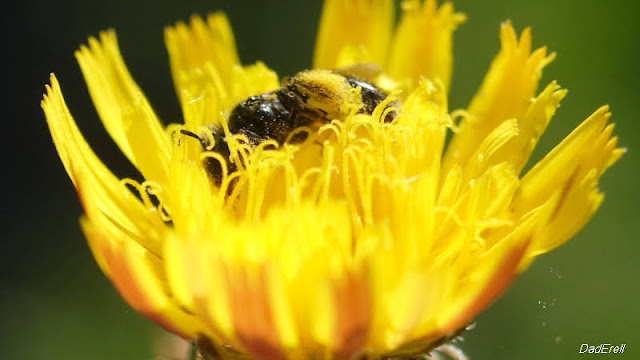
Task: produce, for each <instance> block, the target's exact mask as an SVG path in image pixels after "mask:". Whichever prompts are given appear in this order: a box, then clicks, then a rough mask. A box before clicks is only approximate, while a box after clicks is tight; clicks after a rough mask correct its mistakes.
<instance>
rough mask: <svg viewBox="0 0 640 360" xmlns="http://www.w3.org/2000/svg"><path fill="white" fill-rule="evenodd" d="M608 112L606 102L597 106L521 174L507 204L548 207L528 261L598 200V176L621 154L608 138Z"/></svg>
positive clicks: (576, 225)
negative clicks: (516, 191)
mask: <svg viewBox="0 0 640 360" xmlns="http://www.w3.org/2000/svg"><path fill="white" fill-rule="evenodd" d="M609 116H610V113H609V112H608V107H607V106H603V107H601V108H600V109H598V110H597V111H596V112H594V113H593V114H592V115H591V116H590V117H589V118H588V119H586V120H585V121H584V122H583V123H582V124H580V126H579V127H578V128H577V129H575V130H574V131H573V132H572V133H571V134H569V136H567V137H566V138H565V139H564V140H563V141H562V142H561V143H560V144H559V145H558V146H556V147H555V148H554V149H553V150H552V151H551V152H550V153H549V154H547V156H545V157H544V159H542V160H541V161H540V162H539V163H538V164H536V165H535V166H534V167H533V168H532V169H531V170H529V171H528V172H527V174H526V175H525V176H524V177H523V178H522V182H521V187H520V191H519V192H518V194H517V195H516V197H515V198H514V200H513V204H512V208H513V209H514V212H515V214H523V213H526V212H528V211H530V210H531V209H533V208H535V207H537V206H540V205H543V204H546V203H551V204H552V205H553V208H554V211H553V213H552V215H551V217H550V218H549V219H548V220H547V222H546V223H543V224H540V225H539V229H538V232H537V233H536V235H535V238H534V241H533V244H532V247H531V249H530V250H529V251H528V254H527V256H528V258H529V259H530V258H532V257H533V256H536V255H539V254H541V253H544V252H547V251H550V250H551V249H553V248H555V247H557V246H558V245H560V244H562V243H563V242H565V241H566V240H568V239H569V238H570V237H571V236H573V235H574V234H575V233H576V232H577V231H578V230H579V229H580V228H581V227H582V226H583V225H584V224H585V223H586V222H587V220H588V219H589V218H590V217H591V215H593V213H594V212H595V210H596V209H597V208H598V206H599V205H600V203H601V202H602V198H603V195H602V194H601V193H600V192H599V191H598V189H597V182H598V179H599V178H600V176H601V175H602V173H603V172H604V171H605V170H606V169H607V168H608V167H609V166H611V165H612V164H613V163H614V162H615V161H616V160H618V158H619V157H620V156H621V155H622V154H623V153H624V149H621V148H617V147H616V144H617V138H616V137H612V136H611V133H612V131H613V125H612V124H609V125H607V120H608V119H609Z"/></svg>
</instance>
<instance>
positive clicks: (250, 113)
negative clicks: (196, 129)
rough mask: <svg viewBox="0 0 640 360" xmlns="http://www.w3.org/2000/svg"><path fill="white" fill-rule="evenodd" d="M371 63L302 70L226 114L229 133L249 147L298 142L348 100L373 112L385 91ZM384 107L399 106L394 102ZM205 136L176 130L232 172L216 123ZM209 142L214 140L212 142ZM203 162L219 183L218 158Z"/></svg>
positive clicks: (335, 114) (334, 116)
mask: <svg viewBox="0 0 640 360" xmlns="http://www.w3.org/2000/svg"><path fill="white" fill-rule="evenodd" d="M380 73H381V70H380V67H379V66H377V65H375V64H358V65H354V66H350V67H347V68H341V69H336V70H319V69H313V70H305V71H302V72H299V73H297V74H295V75H294V76H292V77H286V78H284V79H283V80H282V84H281V86H280V88H278V89H276V90H274V91H271V92H268V93H264V94H260V95H254V96H251V97H249V98H248V99H246V100H244V101H242V102H240V103H239V104H238V105H237V106H236V107H235V108H233V110H231V113H230V114H229V117H228V119H227V126H228V131H229V134H231V135H242V136H244V137H246V139H247V141H248V144H249V145H250V146H252V147H256V146H258V145H259V144H260V143H262V142H264V141H266V140H269V139H271V140H274V141H275V142H276V143H278V144H280V145H282V144H284V143H285V142H290V143H301V142H303V141H304V140H306V139H307V137H308V135H309V134H308V133H307V132H304V131H298V132H296V130H297V129H300V128H306V129H310V130H311V131H317V130H318V129H319V128H320V127H321V126H322V125H324V124H327V123H329V122H331V121H332V120H334V119H339V118H340V111H341V107H342V106H343V104H344V103H345V102H347V101H348V100H350V101H353V100H355V101H356V105H358V108H359V110H358V112H359V113H364V114H372V113H373V111H374V109H375V108H376V107H377V106H378V105H379V104H380V103H382V102H383V101H384V100H385V99H386V98H387V96H388V93H387V92H386V91H384V90H382V89H381V88H380V87H378V86H376V85H375V80H376V78H377V77H378V76H379V75H380ZM354 88H359V91H358V92H357V94H359V98H358V99H351V98H350V97H351V94H353V89H354ZM387 107H393V108H396V109H397V108H399V104H398V103H397V102H395V101H393V102H391V103H389V104H388V105H387ZM395 117H396V111H388V112H387V113H386V117H385V119H384V121H385V122H390V121H393V119H394V118H395ZM206 128H207V131H209V132H210V134H206V133H203V134H200V135H198V134H195V133H193V132H190V131H187V130H181V133H182V134H183V135H186V136H189V137H192V138H195V139H197V140H198V141H199V142H200V145H201V147H202V150H203V151H213V152H217V153H218V154H220V155H221V156H222V158H224V159H225V160H226V164H225V165H226V169H227V172H228V173H232V172H235V171H237V166H236V164H234V163H233V162H231V161H229V156H230V151H229V146H228V144H227V142H226V135H225V131H224V130H223V129H222V127H221V126H219V125H207V126H206ZM211 141H213V144H211ZM204 166H205V168H206V169H207V172H208V173H209V176H210V178H211V179H212V181H213V183H214V184H215V185H216V186H220V184H221V181H222V177H223V169H222V164H221V163H220V161H219V160H217V159H213V158H209V157H207V158H206V159H205V160H204Z"/></svg>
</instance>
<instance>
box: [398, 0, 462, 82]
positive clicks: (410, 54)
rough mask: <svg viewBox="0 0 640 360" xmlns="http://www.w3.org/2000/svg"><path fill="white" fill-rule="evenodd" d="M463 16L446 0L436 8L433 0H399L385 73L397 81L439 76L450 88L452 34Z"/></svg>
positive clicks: (437, 77)
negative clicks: (422, 0)
mask: <svg viewBox="0 0 640 360" xmlns="http://www.w3.org/2000/svg"><path fill="white" fill-rule="evenodd" d="M464 19H465V16H464V15H463V14H460V13H454V11H453V5H452V4H451V3H449V2H447V3H444V4H443V5H442V6H440V7H439V8H436V1H435V0H427V1H425V2H424V3H422V4H421V3H420V1H419V0H407V1H403V2H402V15H401V17H400V23H399V24H398V27H397V29H396V32H395V34H394V36H393V40H392V43H391V52H390V58H389V64H388V66H387V73H388V74H389V75H391V76H392V77H394V78H395V79H396V80H401V79H405V78H409V79H413V80H416V79H418V78H419V77H421V76H424V77H426V78H429V79H432V80H435V79H439V80H440V81H442V83H443V84H444V85H445V89H448V88H449V83H450V79H451V62H452V49H451V48H452V42H451V38H452V34H453V31H454V30H455V29H456V27H457V26H458V25H459V24H460V23H462V22H463V21H464Z"/></svg>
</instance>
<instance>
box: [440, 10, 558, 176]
mask: <svg viewBox="0 0 640 360" xmlns="http://www.w3.org/2000/svg"><path fill="white" fill-rule="evenodd" d="M500 40H501V43H502V48H501V50H500V52H499V53H498V55H497V56H496V57H495V59H494V60H493V63H492V64H491V67H490V69H489V72H488V73H487V75H486V76H485V79H484V82H483V83H482V86H481V87H480V90H478V92H477V93H476V95H475V97H474V98H473V100H472V101H471V104H470V105H469V108H468V110H467V115H466V116H465V117H464V118H463V120H462V123H461V124H460V130H459V131H458V133H456V134H455V135H454V136H453V138H452V139H451V143H450V144H449V146H448V147H447V151H446V154H445V157H444V160H443V169H444V173H445V174H446V173H447V172H448V171H449V169H450V168H451V167H452V166H454V164H456V163H457V164H459V165H460V166H462V167H463V168H464V167H465V165H466V164H467V162H468V161H469V160H470V159H471V157H472V155H473V154H474V152H475V151H476V149H477V148H478V147H479V145H480V144H481V143H482V142H483V141H484V140H485V138H486V137H487V136H488V135H489V134H490V133H491V132H492V131H493V130H494V129H495V128H496V127H497V126H498V125H500V124H501V123H503V122H504V121H505V120H508V119H516V120H517V122H518V127H519V128H525V129H529V128H533V129H540V128H541V126H539V125H537V126H536V125H534V126H532V125H530V124H526V121H527V120H526V119H525V117H526V115H527V111H528V109H530V107H531V103H532V102H531V98H532V97H533V96H534V93H535V90H536V86H537V84H538V80H539V79H540V76H541V75H542V68H543V67H544V66H545V65H546V64H548V63H549V62H550V61H551V60H552V59H553V57H554V55H553V54H551V55H547V52H546V49H545V48H539V49H537V50H535V51H534V52H533V53H532V52H531V32H530V30H529V29H525V30H524V32H523V33H522V35H521V37H520V41H518V39H517V38H516V33H515V31H514V29H513V27H512V26H511V23H510V22H506V23H504V24H502V27H501V29H500ZM556 97H557V96H556ZM535 119H537V121H539V122H544V119H545V117H543V118H539V119H538V117H536V118H532V120H535ZM521 123H522V125H521ZM542 128H544V127H542ZM534 135H535V134H534ZM519 136H521V137H522V138H523V140H522V141H523V142H525V143H526V142H527V139H530V138H531V137H532V131H529V130H527V131H525V132H521V133H520V135H519ZM511 141H515V142H516V143H517V142H518V141H516V140H511ZM490 165H492V163H487V166H490Z"/></svg>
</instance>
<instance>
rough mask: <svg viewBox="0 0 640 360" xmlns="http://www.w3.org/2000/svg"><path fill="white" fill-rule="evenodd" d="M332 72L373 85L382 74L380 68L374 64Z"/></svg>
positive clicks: (352, 66)
mask: <svg viewBox="0 0 640 360" xmlns="http://www.w3.org/2000/svg"><path fill="white" fill-rule="evenodd" d="M333 72H334V73H336V74H338V75H342V76H349V77H353V78H357V79H360V80H364V81H367V82H370V83H373V82H374V81H375V80H376V79H377V78H378V76H379V75H380V74H382V66H380V65H378V64H374V63H364V64H355V65H351V66H347V67H343V68H340V69H335V70H333Z"/></svg>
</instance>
